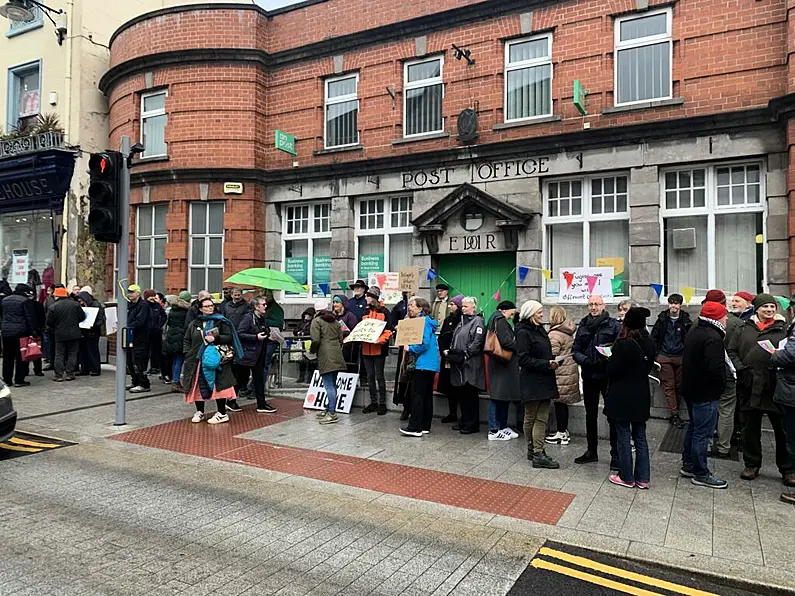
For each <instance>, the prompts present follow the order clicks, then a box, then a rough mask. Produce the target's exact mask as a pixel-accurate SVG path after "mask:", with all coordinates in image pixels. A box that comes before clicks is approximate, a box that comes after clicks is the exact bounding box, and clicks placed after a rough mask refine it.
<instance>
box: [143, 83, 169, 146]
mask: <svg viewBox="0 0 795 596" xmlns="http://www.w3.org/2000/svg"><path fill="white" fill-rule="evenodd" d="M157 95H162V96H163V107H162V108H159V109H157V110H150V111H148V112H146V111H144V102H145V101H146V99H147V98H150V97H155V96H157ZM167 99H168V89H158V90H156V91H147V92H146V93H141V117H140V118H139V124H140V130H139V132H138V139H139V140H140V142H141V144H142V145H143V146H144V152H143V153H141V155H140V159H153V158H158V157H168V141H166V140H165V134H164V139H163V145H165V148H166V152H165V153H156V154H148V153H146V144H145V142H144V122H145V120H146V119H147V118H155V117H157V116H165V117H166V126H168V112H167V111H166V100H167ZM164 130H165V129H164Z"/></svg>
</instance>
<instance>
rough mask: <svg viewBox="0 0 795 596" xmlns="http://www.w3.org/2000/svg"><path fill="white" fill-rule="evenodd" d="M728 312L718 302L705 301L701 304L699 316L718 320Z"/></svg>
mask: <svg viewBox="0 0 795 596" xmlns="http://www.w3.org/2000/svg"><path fill="white" fill-rule="evenodd" d="M728 313H729V311H728V310H726V307H725V306H723V305H722V304H721V303H720V302H705V303H704V304H703V305H702V306H701V316H702V317H704V318H707V319H712V320H713V321H719V320H720V319H722V318H723V317H725V316H726V315H727V314H728Z"/></svg>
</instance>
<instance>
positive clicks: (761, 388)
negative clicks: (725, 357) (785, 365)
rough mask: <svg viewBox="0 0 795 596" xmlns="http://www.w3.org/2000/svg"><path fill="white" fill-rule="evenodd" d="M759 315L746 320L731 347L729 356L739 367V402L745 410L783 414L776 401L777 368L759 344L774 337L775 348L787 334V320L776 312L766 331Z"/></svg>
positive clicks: (772, 339)
mask: <svg viewBox="0 0 795 596" xmlns="http://www.w3.org/2000/svg"><path fill="white" fill-rule="evenodd" d="M758 322H759V319H758V318H757V315H754V316H753V317H751V319H750V320H748V321H746V323H745V326H744V327H743V328H742V330H741V331H740V333H739V334H737V335H736V336H735V337H734V339H733V341H732V343H731V345H730V346H729V350H728V351H729V357H730V358H731V359H732V362H733V363H734V366H735V368H736V369H737V403H738V404H739V406H740V410H741V411H748V410H761V411H763V412H774V413H781V409H780V408H779V406H778V405H777V404H776V403H774V402H773V394H774V393H775V390H776V369H775V367H774V366H773V360H772V356H771V354H769V353H768V352H767V351H766V350H765V349H763V348H762V347H760V346H759V343H758V342H760V341H764V340H770V341H771V342H772V343H773V345H774V346H775V347H778V344H779V342H780V341H781V340H782V339H784V338H785V337H786V336H787V331H786V319H785V318H784V317H782V316H781V315H778V314H777V315H776V316H775V320H774V321H773V324H772V325H770V326H769V327H767V328H766V329H765V330H764V331H763V330H761V329H760V328H759V326H758Z"/></svg>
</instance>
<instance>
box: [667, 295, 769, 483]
mask: <svg viewBox="0 0 795 596" xmlns="http://www.w3.org/2000/svg"><path fill="white" fill-rule="evenodd" d="M727 314H728V313H727V311H726V307H725V306H723V305H722V304H719V303H718V302H705V303H704V304H703V305H702V307H701V314H700V315H699V317H698V321H697V324H696V325H695V327H693V328H692V329H691V330H690V332H688V334H687V337H686V338H685V349H684V352H683V353H682V395H683V397H684V399H685V404H686V405H687V415H688V424H687V432H686V433H685V442H684V445H683V447H682V469H681V470H680V471H679V474H680V475H681V476H683V477H685V478H690V482H691V483H692V484H695V485H697V486H706V487H708V488H726V487H727V486H728V483H727V482H726V481H725V480H721V479H720V478H717V477H715V476H713V474H712V472H710V470H709V465H708V462H707V447H708V445H709V440H710V438H712V435H713V433H714V431H715V423H716V422H717V419H718V401H719V400H720V396H721V393H722V392H723V389H724V387H725V386H726V372H727V362H726V361H727V358H728V357H727V355H726V350H725V348H724V344H723V340H724V337H725V335H726V315H727ZM757 347H758V346H757Z"/></svg>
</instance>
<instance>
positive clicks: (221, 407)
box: [193, 399, 226, 415]
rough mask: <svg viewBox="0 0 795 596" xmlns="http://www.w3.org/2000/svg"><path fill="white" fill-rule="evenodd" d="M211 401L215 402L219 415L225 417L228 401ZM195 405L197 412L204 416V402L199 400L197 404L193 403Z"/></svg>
mask: <svg viewBox="0 0 795 596" xmlns="http://www.w3.org/2000/svg"><path fill="white" fill-rule="evenodd" d="M210 401H214V402H215V407H216V408H218V413H219V414H221V415H225V414H226V400H225V399H213V400H210ZM193 403H195V404H196V411H197V412H201V413H202V414H204V402H203V401H201V400H199V401H196V402H193Z"/></svg>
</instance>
